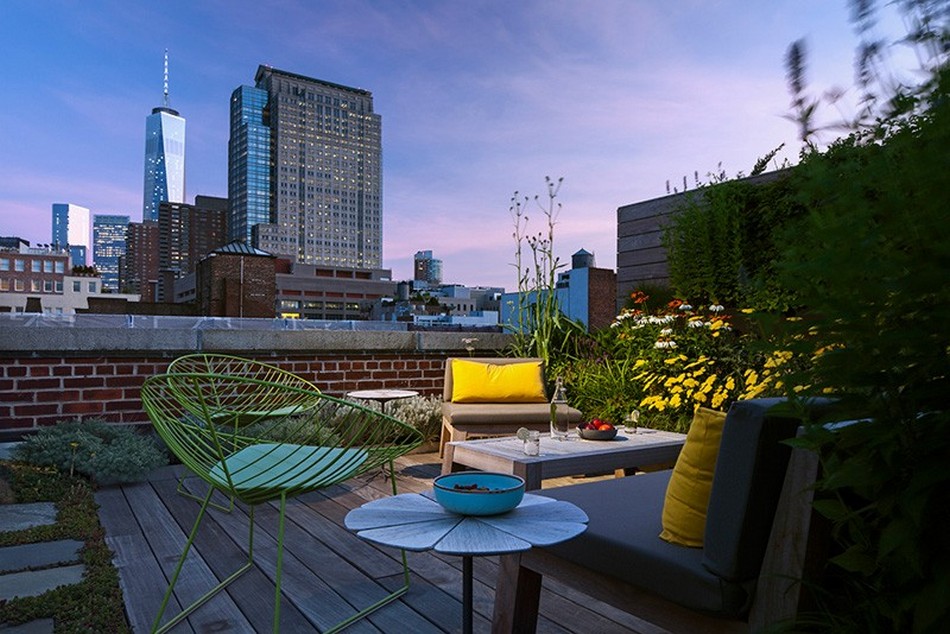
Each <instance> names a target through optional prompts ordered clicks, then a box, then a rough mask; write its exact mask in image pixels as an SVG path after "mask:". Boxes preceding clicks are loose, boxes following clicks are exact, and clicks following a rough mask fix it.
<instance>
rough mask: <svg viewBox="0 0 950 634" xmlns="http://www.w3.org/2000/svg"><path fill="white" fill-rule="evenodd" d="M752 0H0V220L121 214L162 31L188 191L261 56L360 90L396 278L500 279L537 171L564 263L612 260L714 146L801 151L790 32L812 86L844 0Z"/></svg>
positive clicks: (725, 156) (388, 263)
mask: <svg viewBox="0 0 950 634" xmlns="http://www.w3.org/2000/svg"><path fill="white" fill-rule="evenodd" d="M760 4H761V5H762V6H760ZM748 5H749V3H745V2H739V1H733V2H717V3H708V2H699V1H684V2H682V3H675V4H674V5H673V6H667V5H666V4H664V5H663V6H659V5H657V4H656V3H650V2H630V1H627V2H612V1H607V0H605V1H602V2H598V3H594V4H591V3H581V2H568V1H563V2H519V3H505V2H500V1H495V0H489V1H481V2H470V3H453V2H426V1H420V2H411V3H405V4H403V3H400V4H395V3H384V2H372V1H365V2H321V3H319V6H317V5H314V4H313V3H308V2H293V1H288V2H286V3H284V4H283V5H281V10H280V11H273V12H268V11H263V12H261V10H260V5H259V3H250V2H215V1H209V2H202V3H189V2H182V1H176V0H171V1H169V2H168V3H165V4H163V5H162V6H161V7H149V6H147V5H141V6H139V5H137V4H133V3H124V2H111V1H101V2H90V3H66V2H44V3H27V2H10V3H4V4H3V6H2V7H0V41H3V42H4V43H5V52H6V53H7V55H6V57H7V59H8V61H9V62H10V63H12V65H13V67H15V68H19V69H27V70H28V71H29V72H26V73H24V76H23V77H22V78H21V79H20V80H19V81H18V82H17V84H16V87H17V89H16V90H11V91H8V93H9V94H8V99H7V104H6V107H5V109H4V111H3V112H2V113H0V124H2V125H3V126H4V129H5V130H6V131H7V132H6V133H5V135H4V137H3V139H2V140H0V173H3V174H4V179H3V181H2V183H0V234H3V235H17V236H20V237H22V238H24V239H26V240H30V241H31V242H34V243H35V242H45V241H46V239H45V236H47V235H49V233H50V226H49V219H50V217H49V209H50V205H51V204H52V203H54V202H59V201H69V202H72V203H75V204H77V205H81V206H83V207H86V208H89V209H90V210H91V211H92V213H93V214H121V215H130V216H131V217H132V220H133V221H137V220H139V219H140V218H139V215H138V214H139V213H141V205H142V163H141V160H142V158H141V157H142V127H141V121H142V116H143V114H144V113H146V112H148V110H149V108H151V107H152V106H154V105H155V103H156V102H158V100H159V99H161V97H162V84H161V81H160V75H161V72H162V69H161V67H160V63H161V56H162V52H163V51H164V50H165V49H166V48H167V49H168V50H169V55H170V58H171V60H172V65H173V74H172V83H173V105H174V106H175V109H176V110H179V111H180V112H182V113H185V114H187V116H188V121H189V125H188V127H189V135H188V136H189V138H188V146H187V154H188V167H187V171H186V178H187V181H188V194H187V197H186V200H185V202H191V201H192V200H193V198H194V196H195V195H196V194H202V195H208V196H222V197H223V196H227V187H228V177H227V162H228V159H227V157H228V147H227V145H228V136H229V96H230V95H231V92H232V91H233V90H234V88H235V86H239V85H242V84H245V83H247V80H248V77H249V76H250V75H251V74H252V73H253V72H254V69H256V68H257V67H258V65H260V64H266V65H269V66H272V67H276V68H282V69H286V70H289V71H292V72H297V73H301V74H304V75H307V76H310V77H317V78H320V79H323V80H326V81H330V82H338V83H340V84H343V85H347V86H354V87H362V88H365V89H367V90H370V91H372V93H373V96H374V100H375V107H376V110H377V111H379V112H380V113H382V114H383V116H384V118H385V119H386V125H385V126H384V136H383V155H384V161H383V209H382V217H383V224H384V229H383V235H384V243H383V257H384V259H383V266H384V267H386V268H392V269H393V277H394V278H395V279H411V278H412V276H413V254H414V253H416V252H417V251H419V250H423V249H426V250H429V249H431V250H432V251H433V253H434V255H435V256H437V257H438V258H439V259H441V260H442V261H443V263H444V272H443V274H444V278H445V280H446V281H447V282H459V283H465V284H472V285H475V284H478V285H496V286H505V287H506V288H509V289H511V288H514V287H515V285H516V279H515V274H514V270H513V268H512V267H511V266H510V263H511V262H512V261H513V250H514V244H513V240H512V238H511V233H512V230H513V228H512V227H511V223H510V218H509V216H508V213H507V210H508V206H509V203H510V198H511V195H512V193H513V192H514V191H515V190H519V191H521V192H522V193H523V194H528V195H534V194H541V195H542V196H543V195H544V176H546V175H550V176H552V177H554V178H557V177H559V176H564V177H565V181H564V187H563V189H562V193H561V197H560V198H561V201H562V202H563V204H564V209H563V211H562V213H561V216H560V224H559V226H558V228H557V230H556V240H557V252H558V255H559V256H560V258H561V261H563V262H569V260H570V254H571V253H574V252H575V251H577V250H578V249H581V248H584V249H587V250H588V251H591V252H593V253H594V254H595V255H596V256H597V261H598V264H599V266H602V267H606V268H615V267H616V262H615V255H616V209H617V207H620V206H622V205H626V204H630V203H633V202H637V201H640V200H646V199H650V198H655V197H659V196H663V195H665V194H666V188H665V184H666V182H667V181H669V182H670V184H671V186H672V187H677V188H678V189H682V185H683V179H684V178H685V179H686V181H687V185H688V186H689V187H690V188H692V187H693V186H694V184H695V183H694V173H696V174H698V175H699V178H700V179H704V178H705V175H706V174H707V173H709V172H716V171H718V170H719V169H720V167H719V166H720V164H721V169H722V170H724V171H725V172H726V173H728V174H730V175H734V174H736V173H737V172H746V173H748V171H749V170H750V169H751V168H752V165H753V164H754V163H755V161H756V159H758V158H759V157H761V156H763V155H764V154H766V153H767V152H769V151H770V150H772V149H773V148H775V147H777V146H778V145H779V144H781V143H785V144H786V145H785V148H784V149H783V150H782V152H781V153H780V154H779V157H778V160H779V161H781V160H782V159H786V158H787V159H788V160H790V161H792V162H794V161H795V160H796V157H797V155H798V151H799V149H800V147H801V146H800V144H799V143H798V142H797V141H796V132H797V131H796V129H795V126H794V125H793V124H792V123H790V122H788V121H786V120H785V119H784V118H783V115H784V114H786V113H787V112H788V105H789V102H790V97H789V95H788V92H787V89H786V87H785V78H784V74H785V73H784V68H783V57H784V54H785V51H786V49H787V47H788V46H789V44H791V42H792V41H794V40H795V39H798V38H800V37H806V38H807V41H808V43H809V48H810V57H809V62H810V66H809V73H808V76H809V79H810V80H811V83H812V86H813V87H814V94H816V95H820V94H821V93H822V92H823V91H824V90H826V89H828V88H830V87H832V86H843V87H846V88H847V87H850V86H851V85H852V80H851V77H852V70H851V66H852V60H853V51H854V48H855V45H856V43H857V38H856V37H855V36H854V35H853V34H852V30H851V26H850V25H849V23H848V9H847V3H846V2H844V0H841V1H840V2H831V3H828V2H824V1H819V0H798V1H792V0H785V1H781V2H774V3H754V4H753V6H748ZM881 29H889V32H896V33H900V32H901V29H900V24H899V21H896V24H895V20H891V21H889V22H888V21H885V22H884V23H883V25H882V27H881ZM846 102H847V100H846ZM845 107H847V106H845ZM831 114H834V113H831ZM833 138H834V136H833V135H832V134H830V133H829V134H826V135H825V137H824V138H823V140H824V141H826V142H827V141H830V140H831V139H833ZM67 149H68V151H67ZM529 216H531V214H529ZM539 219H540V214H537V213H536V214H534V215H533V216H531V221H530V222H531V225H530V226H529V232H532V233H536V232H538V231H540V230H542V227H541V226H540V224H539V223H538V222H537V221H538V220H539Z"/></svg>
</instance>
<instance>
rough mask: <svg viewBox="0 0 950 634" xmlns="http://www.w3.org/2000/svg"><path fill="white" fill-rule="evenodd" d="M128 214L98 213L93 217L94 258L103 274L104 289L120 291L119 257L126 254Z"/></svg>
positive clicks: (113, 291) (100, 272) (97, 268)
mask: <svg viewBox="0 0 950 634" xmlns="http://www.w3.org/2000/svg"><path fill="white" fill-rule="evenodd" d="M128 227H129V217H128V216H112V215H101V214H96V215H95V216H93V217H92V259H93V262H94V263H95V265H96V270H98V271H99V274H100V275H101V276H102V290H103V291H108V292H110V293H118V292H119V258H121V257H122V256H123V255H125V232H126V230H127V229H128Z"/></svg>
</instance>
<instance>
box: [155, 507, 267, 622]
mask: <svg viewBox="0 0 950 634" xmlns="http://www.w3.org/2000/svg"><path fill="white" fill-rule="evenodd" d="M212 495H214V488H209V489H208V494H207V495H205V497H204V498H203V500H202V503H201V510H199V511H198V517H196V518H195V524H194V526H192V528H191V533H189V534H188V541H187V542H185V550H184V552H182V554H181V557H180V558H179V559H178V565H177V566H175V572H174V573H173V574H172V578H171V581H170V582H169V583H168V589H167V590H166V591H165V597H164V598H163V599H162V605H161V607H160V608H159V610H158V614H157V615H156V616H155V621H154V622H153V623H152V632H153V634H163V633H164V632H167V631H168V630H170V629H171V628H173V627H175V626H176V625H178V624H179V623H180V622H181V621H182V620H183V619H184V618H185V617H187V616H188V615H189V614H191V613H192V612H194V611H195V610H197V609H198V608H199V607H201V606H202V605H204V604H205V603H206V602H207V601H208V600H209V599H210V598H212V597H213V596H214V595H216V594H217V593H218V592H220V591H221V590H223V589H224V588H226V587H227V586H228V585H230V584H231V582H233V581H234V580H235V579H237V578H238V577H240V576H241V575H242V574H244V573H245V572H247V571H248V570H249V569H250V568H251V565H252V564H253V561H254V507H253V506H252V507H251V515H250V520H249V522H248V524H249V529H248V530H249V533H248V553H247V563H245V564H244V565H243V566H241V567H240V568H238V569H237V570H236V571H235V572H233V573H232V574H231V575H230V576H229V577H228V578H227V579H225V580H224V581H222V582H221V583H219V584H218V585H216V586H215V587H213V588H212V589H211V590H209V591H208V592H206V593H204V594H203V595H201V596H200V597H198V599H197V600H196V601H195V602H194V603H192V604H191V605H189V606H188V607H187V608H185V609H183V610H182V611H181V612H179V613H178V614H176V615H175V616H174V617H173V618H172V619H171V620H170V621H168V622H167V623H165V624H164V625H162V626H161V627H159V623H160V622H161V620H162V615H163V614H165V608H166V607H167V606H168V601H169V600H170V599H171V596H172V591H173V590H174V589H175V584H176V583H177V582H178V575H179V574H181V569H182V567H183V566H184V565H185V559H187V557H188V551H189V550H191V545H192V544H193V543H194V541H195V536H196V535H197V534H198V526H199V525H200V524H201V520H202V519H204V514H205V511H206V510H207V509H208V506H210V505H211V496H212Z"/></svg>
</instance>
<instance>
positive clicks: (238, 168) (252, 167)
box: [228, 86, 272, 244]
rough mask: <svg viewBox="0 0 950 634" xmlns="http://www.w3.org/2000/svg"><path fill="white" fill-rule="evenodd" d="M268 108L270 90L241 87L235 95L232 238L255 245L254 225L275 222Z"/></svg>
mask: <svg viewBox="0 0 950 634" xmlns="http://www.w3.org/2000/svg"><path fill="white" fill-rule="evenodd" d="M266 108H267V91H266V90H261V89H260V88H252V87H251V86H241V87H240V88H238V89H237V90H235V91H234V92H233V93H232V94H231V137H230V139H229V140H228V201H229V207H230V213H229V217H228V241H234V240H240V241H242V242H246V243H247V244H253V239H252V233H251V230H252V228H253V227H254V225H258V224H263V223H269V222H271V221H272V218H271V187H270V185H271V181H270V178H271V156H270V152H271V149H270V121H269V117H268V116H267V115H266V114H265V109H266Z"/></svg>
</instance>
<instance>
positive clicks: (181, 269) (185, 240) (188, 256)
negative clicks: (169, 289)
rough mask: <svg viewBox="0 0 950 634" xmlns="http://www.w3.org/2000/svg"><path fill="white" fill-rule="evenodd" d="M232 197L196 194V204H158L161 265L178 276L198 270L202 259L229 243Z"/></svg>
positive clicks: (159, 258)
mask: <svg viewBox="0 0 950 634" xmlns="http://www.w3.org/2000/svg"><path fill="white" fill-rule="evenodd" d="M227 212H228V199H227V198H217V197H215V196H195V204H194V205H186V204H185V203H169V202H163V203H162V204H161V205H159V207H158V243H159V251H158V268H159V270H162V271H173V272H174V277H175V278H178V277H182V276H183V275H187V274H188V273H194V272H195V267H196V266H197V265H198V260H200V259H201V258H203V257H205V256H206V255H208V254H209V253H211V252H212V251H214V250H215V249H217V248H219V247H223V246H224V245H225V244H227V242H228V240H227V235H226V232H225V225H226V220H227Z"/></svg>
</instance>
